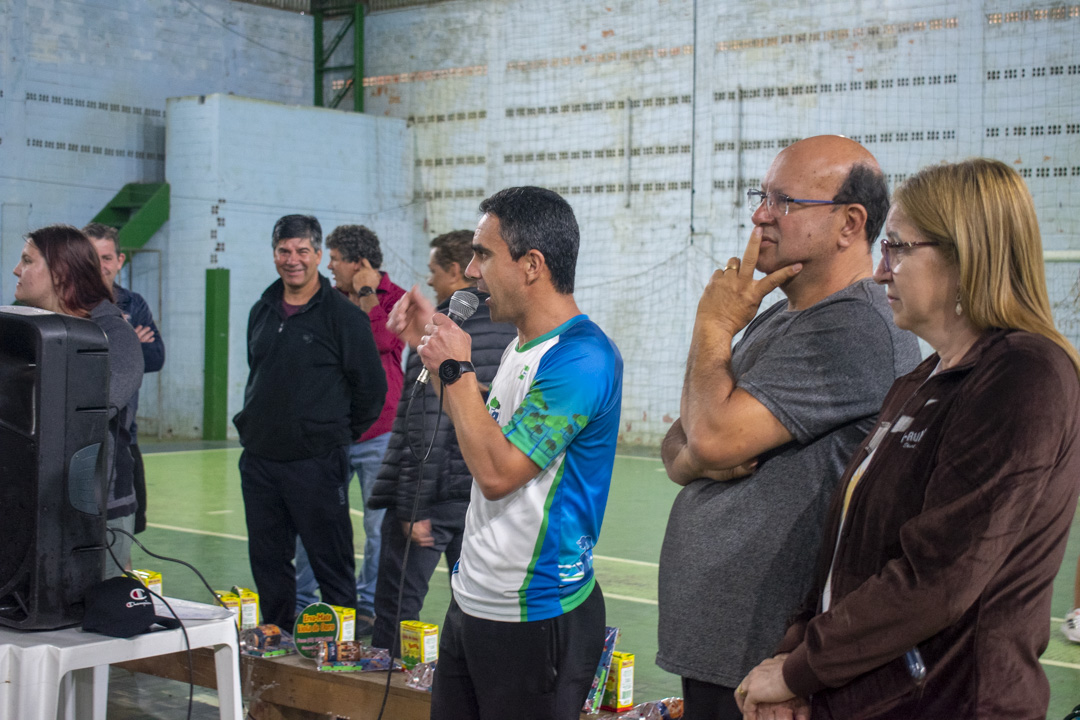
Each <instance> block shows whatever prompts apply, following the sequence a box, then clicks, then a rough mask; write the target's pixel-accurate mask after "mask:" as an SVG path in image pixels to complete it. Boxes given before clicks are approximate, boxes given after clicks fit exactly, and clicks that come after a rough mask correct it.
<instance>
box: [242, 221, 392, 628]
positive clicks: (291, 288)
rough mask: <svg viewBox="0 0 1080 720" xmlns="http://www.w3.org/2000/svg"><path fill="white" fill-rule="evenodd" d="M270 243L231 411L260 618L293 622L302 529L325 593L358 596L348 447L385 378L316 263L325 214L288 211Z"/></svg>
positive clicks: (347, 600)
mask: <svg viewBox="0 0 1080 720" xmlns="http://www.w3.org/2000/svg"><path fill="white" fill-rule="evenodd" d="M273 247H274V264H275V265H276V266H277V271H278V275H280V276H281V279H280V280H278V281H276V282H275V283H273V284H272V285H271V286H270V287H269V288H267V290H266V292H264V293H263V296H262V298H261V299H260V300H259V301H258V302H256V303H255V306H254V307H252V309H251V315H250V317H249V318H248V332H247V338H248V366H249V367H250V369H251V372H250V374H249V375H248V382H247V388H246V389H245V391H244V409H243V410H241V411H240V412H239V413H238V414H237V416H236V417H235V418H234V419H233V422H234V423H235V424H236V429H237V431H238V432H239V433H240V442H241V444H242V445H243V446H244V453H243V455H241V456H240V480H241V489H242V491H243V495H244V510H245V514H246V518H247V530H248V557H249V559H250V562H251V573H252V575H253V576H254V578H255V586H256V588H257V589H258V591H259V596H260V600H261V603H262V609H263V619H264V620H265V621H266V622H269V623H274V624H275V625H279V626H281V627H283V628H287V629H289V630H291V629H292V625H293V620H294V618H295V615H296V608H295V603H296V576H295V572H294V570H293V566H292V559H293V556H294V553H295V549H296V537H297V535H298V534H299V536H300V539H301V540H303V542H304V546H305V547H306V548H307V550H308V558H309V559H310V561H311V567H312V569H313V570H314V572H315V579H316V580H317V581H318V583H319V589H320V592H321V594H322V599H323V602H325V603H328V604H330V605H340V606H343V607H349V608H355V607H356V584H355V582H356V581H355V578H354V573H355V570H356V563H355V560H354V558H353V538H352V522H351V521H350V519H349V499H348V493H347V492H346V490H347V488H348V482H349V453H348V447H349V445H350V444H351V443H352V441H353V439H355V438H357V437H359V436H360V435H361V434H362V433H363V432H364V430H366V429H367V428H368V427H370V426H371V424H372V423H373V422H375V419H376V418H377V417H378V416H379V411H380V410H381V409H382V403H383V399H384V397H385V396H386V377H385V375H384V373H383V370H382V364H381V363H380V361H379V352H378V350H377V349H376V347H375V340H374V338H373V337H372V334H371V323H370V322H369V321H368V318H367V315H365V314H364V313H363V311H361V310H360V308H358V307H356V306H355V305H353V304H352V303H350V302H349V301H348V299H347V298H345V297H344V296H343V295H342V294H341V293H339V292H337V291H335V290H334V289H333V288H332V287H331V285H330V281H329V280H327V279H326V278H324V277H323V276H321V275H320V274H319V262H320V260H321V259H322V228H321V227H320V226H319V221H318V220H316V219H315V218H314V217H310V216H305V215H286V216H285V217H283V218H281V219H280V220H278V221H277V224H276V225H275V226H274V233H273Z"/></svg>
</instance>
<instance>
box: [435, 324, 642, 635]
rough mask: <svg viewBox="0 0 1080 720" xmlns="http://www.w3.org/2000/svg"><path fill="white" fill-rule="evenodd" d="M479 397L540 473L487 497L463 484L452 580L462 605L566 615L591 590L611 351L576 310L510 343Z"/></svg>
mask: <svg viewBox="0 0 1080 720" xmlns="http://www.w3.org/2000/svg"><path fill="white" fill-rule="evenodd" d="M517 342H518V341H517V340H514V341H512V342H511V343H510V345H509V346H508V347H507V348H506V351H505V352H504V353H503V357H502V362H501V363H500V365H499V371H498V373H497V374H496V375H495V379H494V380H493V381H492V382H491V392H490V394H489V395H488V405H487V406H488V411H489V412H490V413H491V415H492V417H494V418H495V420H496V421H497V422H498V423H499V425H500V426H502V431H503V435H504V436H505V437H506V438H507V439H508V440H509V441H510V442H512V443H513V444H514V446H515V447H517V448H518V449H519V450H521V452H523V453H525V454H526V455H528V456H529V458H531V459H532V460H533V462H535V463H536V464H537V465H538V466H539V467H540V468H541V470H540V472H539V473H538V474H537V475H536V476H535V477H534V478H532V479H531V480H530V481H529V482H528V483H526V484H525V485H524V486H522V487H520V488H518V489H517V490H515V491H514V492H513V493H511V494H509V495H507V496H506V497H504V498H501V499H499V500H488V499H486V498H485V497H484V495H483V493H482V492H480V488H479V486H478V485H476V483H473V487H472V498H471V501H470V505H469V512H468V515H467V516H466V520H465V538H464V541H463V544H462V548H461V558H460V559H459V560H458V564H457V566H456V567H455V568H454V575H453V578H452V580H451V582H452V585H453V588H454V598H455V599H456V600H457V603H458V605H459V606H461V609H462V610H463V611H464V612H465V613H467V614H469V615H472V616H474V617H480V618H485V619H488V620H499V621H510V622H525V621H529V620H544V619H547V618H552V617H556V616H558V615H561V614H563V613H565V612H569V611H570V610H573V609H574V608H575V607H577V606H578V605H579V604H581V603H582V602H583V601H584V600H585V598H587V597H588V596H589V593H590V592H592V589H593V585H594V584H595V579H594V578H593V567H592V548H593V546H594V545H595V544H596V541H597V538H598V537H599V536H600V526H601V524H602V523H603V521H604V509H605V507H606V505H607V496H608V489H609V487H610V485H611V469H612V466H613V465H614V462H615V444H616V441H617V439H618V434H619V412H620V409H621V407H622V356H621V355H620V354H619V350H618V348H617V347H615V344H614V343H613V342H611V340H610V339H608V337H607V335H605V334H604V333H603V331H602V330H600V328H599V327H598V326H597V325H596V323H594V322H592V321H591V320H589V318H588V317H587V316H585V315H578V316H576V317H574V318H571V319H570V320H568V321H567V322H565V323H563V324H562V325H560V326H559V327H557V328H555V329H554V330H552V331H551V332H549V333H547V334H545V335H543V336H541V337H538V338H536V339H535V340H532V341H531V342H528V343H526V344H525V345H523V346H521V347H518V346H517Z"/></svg>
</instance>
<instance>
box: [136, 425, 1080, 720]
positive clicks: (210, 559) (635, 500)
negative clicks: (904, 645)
mask: <svg viewBox="0 0 1080 720" xmlns="http://www.w3.org/2000/svg"><path fill="white" fill-rule="evenodd" d="M206 447H207V446H206V445H205V444H201V443H187V444H180V443H151V442H146V443H144V444H143V445H142V449H143V453H144V459H145V463H146V479H147V494H148V498H149V511H148V527H147V529H146V532H144V533H142V534H140V535H139V536H138V538H139V540H140V541H142V542H143V543H144V544H145V545H146V546H147V548H149V549H150V550H151V551H153V552H155V553H158V554H161V555H168V556H171V557H177V558H181V559H183V560H186V561H187V562H189V563H191V564H192V565H194V566H196V567H197V568H199V570H200V571H201V572H202V574H203V575H204V576H205V577H206V579H207V580H208V581H209V583H210V584H211V586H212V587H214V588H228V587H230V586H232V585H240V586H244V587H254V585H253V583H252V579H251V571H250V569H249V567H248V559H247V533H246V529H245V527H244V505H243V500H242V499H241V496H240V476H239V472H238V470H237V460H238V459H239V457H240V449H239V448H236V447H216V448H212V449H205V448H206ZM677 490H678V487H677V486H676V485H675V484H673V483H672V482H670V481H669V480H668V479H667V476H666V475H665V474H664V471H663V466H662V465H661V463H660V461H659V460H658V459H656V458H651V457H637V456H631V455H620V456H618V458H617V460H616V462H615V473H614V477H613V480H612V486H611V495H610V499H609V501H608V508H607V515H606V517H605V520H604V528H603V533H602V534H601V536H600V542H599V544H598V545H597V547H596V550H595V552H596V555H595V568H596V575H597V578H598V579H599V581H600V584H601V586H602V587H603V590H604V597H605V599H606V601H607V615H608V624H609V625H616V626H618V627H619V628H620V629H621V630H622V637H621V639H620V641H619V649H620V650H622V651H624V652H632V653H634V655H635V668H634V681H635V682H634V697H635V700H636V701H638V702H640V701H643V700H652V699H658V698H663V697H668V696H672V695H680V694H681V692H680V687H679V679H678V678H677V677H675V676H674V675H670V674H668V673H667V672H665V671H663V670H661V669H660V668H658V667H657V666H656V664H655V657H656V619H657V608H656V597H657V588H656V578H657V562H658V560H659V558H660V545H661V542H662V541H663V537H664V527H665V524H666V523H667V518H668V510H669V508H670V507H671V503H672V501H673V500H674V498H675V495H676V492H677ZM350 493H351V498H350V499H351V501H352V507H353V508H354V509H353V510H352V513H353V528H354V542H355V545H356V548H357V560H358V564H359V559H360V554H359V553H360V552H361V551H362V549H363V545H364V533H363V524H362V516H361V511H360V510H359V509H358V508H361V507H362V504H361V502H360V488H359V484H358V483H356V482H355V481H354V482H353V483H352V484H351V486H350ZM1078 554H1080V510H1078V514H1077V516H1076V519H1075V520H1074V522H1073V532H1072V534H1071V536H1070V538H1069V547H1068V551H1067V552H1066V555H1065V562H1064V564H1063V566H1062V570H1061V573H1060V575H1059V576H1058V580H1057V582H1056V583H1055V586H1054V600H1053V606H1052V616H1053V617H1052V618H1051V620H1050V622H1051V625H1052V632H1051V634H1050V646H1049V648H1048V649H1047V651H1046V654H1045V655H1044V656H1043V661H1042V662H1043V666H1044V668H1045V670H1046V674H1047V676H1048V677H1049V678H1050V685H1051V700H1050V710H1049V713H1048V715H1047V717H1048V718H1050V719H1051V720H1060V718H1063V717H1064V716H1065V715H1066V714H1068V713H1069V711H1071V710H1072V708H1073V707H1074V706H1075V705H1077V704H1080V645H1072V644H1070V643H1068V642H1067V641H1065V640H1064V638H1063V637H1062V635H1061V633H1060V632H1059V630H1058V627H1059V626H1060V624H1061V622H1062V617H1063V616H1064V615H1065V613H1066V612H1068V611H1069V609H1070V607H1071V602H1072V581H1073V571H1074V568H1075V567H1076V559H1077V555H1078ZM132 563H133V566H134V567H135V568H138V569H150V570H157V571H160V572H161V573H162V574H163V575H164V590H165V594H166V595H169V596H173V597H180V598H185V599H188V600H197V601H201V602H209V601H210V598H209V596H208V594H207V592H206V590H205V589H204V588H203V586H202V584H201V583H200V582H199V580H198V578H196V577H195V576H194V574H193V573H192V572H191V571H190V570H188V569H187V568H185V567H183V566H180V565H174V564H172V563H166V562H162V561H160V560H156V559H154V558H150V557H148V556H147V555H146V554H145V553H143V552H142V551H141V550H140V549H139V548H138V547H135V548H134V549H133V551H132ZM449 601H450V580H449V575H448V573H447V571H446V567H445V565H444V566H442V567H440V568H439V571H438V572H436V574H435V577H434V578H432V583H431V591H430V593H429V594H428V597H427V600H426V602H425V604H424V609H423V611H422V612H421V619H422V620H424V621H425V622H431V623H436V624H441V623H442V620H443V615H444V613H445V611H446V607H447V604H448V603H449ZM183 694H184V698H185V704H186V688H185V689H184V693H183Z"/></svg>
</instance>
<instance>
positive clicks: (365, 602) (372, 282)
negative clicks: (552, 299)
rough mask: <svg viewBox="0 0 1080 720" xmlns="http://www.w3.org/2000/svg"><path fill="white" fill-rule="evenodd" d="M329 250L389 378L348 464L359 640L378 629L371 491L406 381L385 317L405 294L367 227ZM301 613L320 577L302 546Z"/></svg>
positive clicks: (350, 228) (338, 238) (378, 518)
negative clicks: (357, 502)
mask: <svg viewBox="0 0 1080 720" xmlns="http://www.w3.org/2000/svg"><path fill="white" fill-rule="evenodd" d="M326 247H327V249H328V250H329V251H330V264H329V265H328V266H327V267H328V269H329V270H330V273H331V274H332V275H333V276H334V286H335V287H336V288H337V289H338V291H339V292H341V293H342V294H343V295H344V296H345V297H348V298H349V300H350V301H351V302H352V303H353V305H356V306H357V307H359V308H360V309H361V310H363V311H364V312H365V313H367V316H368V319H369V320H370V324H371V332H372V334H373V335H374V336H375V346H376V347H377V348H378V349H379V360H380V361H382V368H383V373H384V374H385V375H386V400H385V402H384V403H383V406H382V412H381V413H380V414H379V417H378V419H377V420H376V421H375V423H374V424H373V425H372V426H371V427H369V428H368V429H367V430H366V431H365V432H364V434H363V435H361V436H359V437H357V438H355V442H354V443H353V444H352V445H351V446H349V465H350V467H351V468H352V472H355V473H356V477H357V479H358V480H359V481H360V492H361V494H362V496H363V498H364V564H363V565H361V567H360V572H359V574H358V576H357V578H356V607H357V610H356V637H362V636H365V635H370V634H371V632H372V629H373V627H374V621H375V620H374V615H375V609H374V608H375V587H376V583H377V581H378V574H379V573H378V570H379V546H380V544H381V543H380V540H379V531H380V528H381V527H382V520H383V514H384V513H383V511H382V510H376V511H371V510H368V509H367V501H368V498H369V497H371V488H372V487H373V486H374V485H375V477H376V476H377V475H378V474H379V466H380V465H382V460H383V455H385V454H386V445H387V443H388V442H389V441H390V428H391V427H393V424H394V414H395V412H396V410H397V403H398V398H400V397H401V387H402V383H403V382H404V380H403V375H402V370H401V353H402V351H403V350H404V348H405V343H403V342H402V341H401V340H400V339H399V338H398V337H397V336H396V335H395V334H394V333H392V332H390V331H389V330H387V329H386V318H387V317H388V316H389V314H390V310H391V309H393V307H394V303H396V302H397V301H398V299H399V298H400V297H401V296H402V295H404V294H405V291H404V290H403V289H401V288H400V287H398V286H397V285H395V284H394V283H393V282H391V281H390V275H388V274H387V273H385V272H383V271H382V270H380V269H379V268H381V267H382V260H383V255H382V248H381V247H379V238H378V236H376V235H375V233H374V232H372V231H371V230H369V229H368V228H366V227H364V226H363V225H339V226H338V227H336V228H334V231H333V232H332V233H330V234H329V235H328V236H327V238H326ZM296 585H297V593H296V606H297V607H296V609H297V610H298V611H299V610H300V609H301V608H303V607H305V606H306V605H309V604H310V603H312V602H315V579H314V577H313V576H312V574H311V569H310V565H309V564H308V556H307V553H306V552H305V551H304V546H303V544H302V543H300V542H299V541H297V544H296Z"/></svg>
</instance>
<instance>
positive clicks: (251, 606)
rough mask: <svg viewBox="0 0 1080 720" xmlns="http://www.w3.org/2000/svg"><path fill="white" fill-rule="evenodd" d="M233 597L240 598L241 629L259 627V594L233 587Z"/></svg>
mask: <svg viewBox="0 0 1080 720" xmlns="http://www.w3.org/2000/svg"><path fill="white" fill-rule="evenodd" d="M232 592H233V595H235V596H236V597H238V598H240V629H241V630H247V629H249V628H253V627H258V625H259V593H257V592H255V591H254V590H249V589H248V588H242V587H239V586H237V585H233V587H232Z"/></svg>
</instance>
